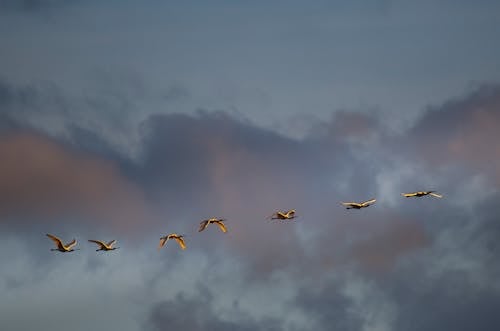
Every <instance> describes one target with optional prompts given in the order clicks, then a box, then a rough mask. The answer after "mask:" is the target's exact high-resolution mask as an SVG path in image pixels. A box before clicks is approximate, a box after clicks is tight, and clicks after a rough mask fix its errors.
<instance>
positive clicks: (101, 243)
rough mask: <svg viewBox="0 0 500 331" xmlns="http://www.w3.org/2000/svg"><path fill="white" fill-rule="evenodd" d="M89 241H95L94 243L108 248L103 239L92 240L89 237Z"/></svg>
mask: <svg viewBox="0 0 500 331" xmlns="http://www.w3.org/2000/svg"><path fill="white" fill-rule="evenodd" d="M88 241H89V242H91V243H94V244H97V245H99V248H102V249H105V248H106V244H105V243H103V242H102V241H99V240H92V239H89V240H88Z"/></svg>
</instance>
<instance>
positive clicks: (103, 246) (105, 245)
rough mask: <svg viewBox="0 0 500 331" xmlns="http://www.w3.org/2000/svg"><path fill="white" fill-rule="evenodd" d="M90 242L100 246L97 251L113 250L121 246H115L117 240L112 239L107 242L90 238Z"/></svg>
mask: <svg viewBox="0 0 500 331" xmlns="http://www.w3.org/2000/svg"><path fill="white" fill-rule="evenodd" d="M89 242H91V243H94V244H97V245H98V246H99V249H96V252H98V251H112V250H115V249H118V248H119V247H113V245H114V244H115V243H116V240H111V241H110V242H108V243H105V242H103V241H99V240H89Z"/></svg>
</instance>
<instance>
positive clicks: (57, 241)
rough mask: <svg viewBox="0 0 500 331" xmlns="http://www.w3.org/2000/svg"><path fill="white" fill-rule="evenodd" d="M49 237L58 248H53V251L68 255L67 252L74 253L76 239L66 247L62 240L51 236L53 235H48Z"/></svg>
mask: <svg viewBox="0 0 500 331" xmlns="http://www.w3.org/2000/svg"><path fill="white" fill-rule="evenodd" d="M47 237H49V238H50V239H52V241H53V242H54V243H55V244H56V246H57V248H52V249H51V251H59V252H62V253H67V252H73V251H74V250H75V249H73V247H75V245H76V239H73V240H72V241H71V242H70V243H68V244H66V245H64V244H63V243H62V241H61V239H59V238H57V237H56V236H54V235H51V234H48V233H47Z"/></svg>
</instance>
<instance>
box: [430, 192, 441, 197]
mask: <svg viewBox="0 0 500 331" xmlns="http://www.w3.org/2000/svg"><path fill="white" fill-rule="evenodd" d="M429 195H432V196H433V197H436V198H442V197H443V195H442V194H437V193H434V192H431V193H429Z"/></svg>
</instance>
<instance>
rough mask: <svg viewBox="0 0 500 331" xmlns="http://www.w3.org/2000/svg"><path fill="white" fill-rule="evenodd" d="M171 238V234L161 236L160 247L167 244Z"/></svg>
mask: <svg viewBox="0 0 500 331" xmlns="http://www.w3.org/2000/svg"><path fill="white" fill-rule="evenodd" d="M169 239H170V236H165V237H161V238H160V244H159V245H158V249H160V248H162V247H163V246H165V243H166V242H167V241H168V240H169Z"/></svg>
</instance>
